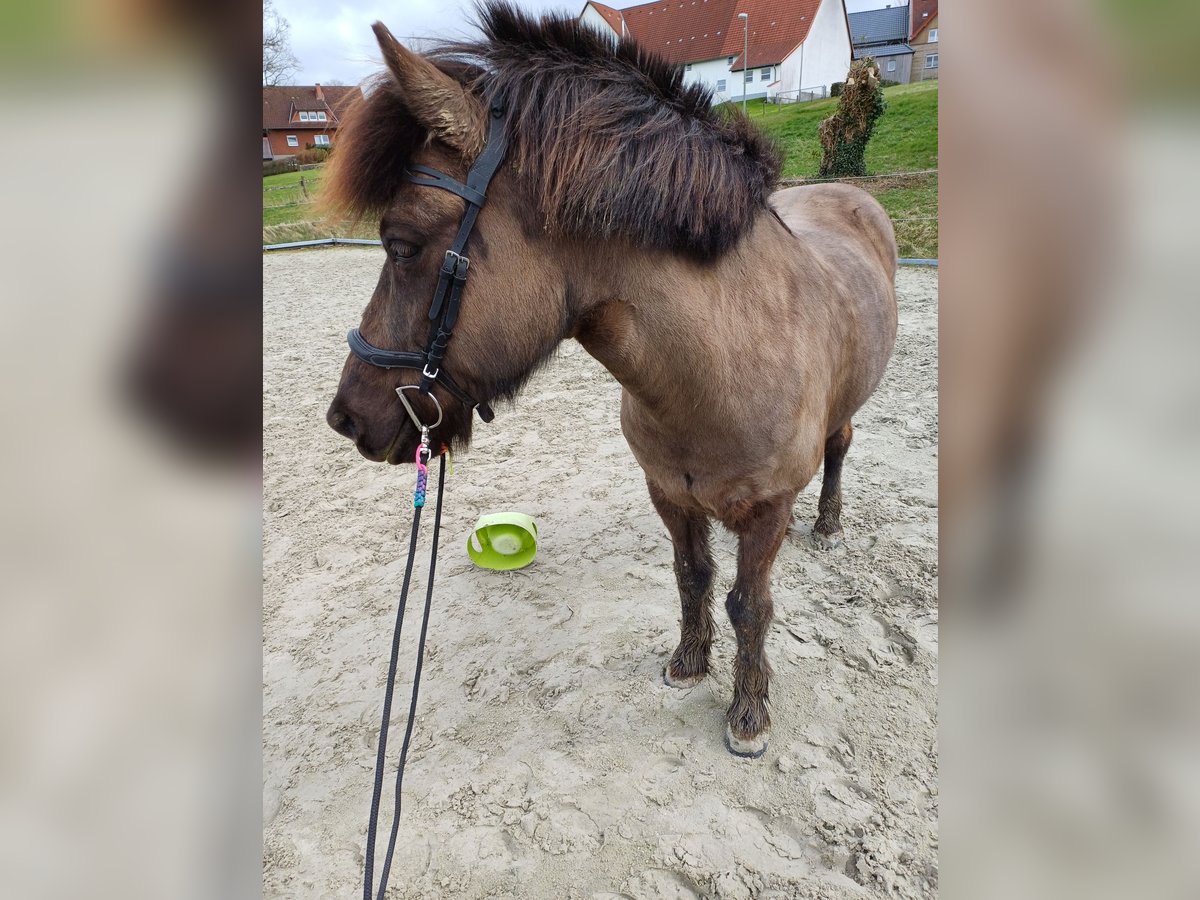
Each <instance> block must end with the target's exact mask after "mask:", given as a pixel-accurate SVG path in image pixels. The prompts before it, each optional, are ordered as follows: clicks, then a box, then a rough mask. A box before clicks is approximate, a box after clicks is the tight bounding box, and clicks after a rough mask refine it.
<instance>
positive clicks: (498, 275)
mask: <svg viewBox="0 0 1200 900" xmlns="http://www.w3.org/2000/svg"><path fill="white" fill-rule="evenodd" d="M477 9H478V14H479V19H480V22H479V25H480V29H481V31H482V32H483V37H482V39H480V40H478V41H468V42H457V43H445V44H442V45H439V47H437V48H436V49H434V50H431V51H429V52H427V53H424V54H418V53H414V52H412V51H410V50H408V49H407V48H405V47H404V46H402V45H401V44H400V43H399V42H398V41H397V40H396V39H395V38H394V37H393V36H392V34H391V33H390V32H389V31H388V29H387V28H386V27H385V26H384V25H383V24H382V23H376V24H375V25H374V26H373V28H374V32H375V35H376V37H377V39H378V42H379V46H380V49H381V51H382V53H383V58H384V61H385V63H386V70H385V71H384V72H382V73H381V74H380V75H379V76H378V79H377V81H376V82H375V83H374V84H373V85H372V86H371V87H370V88H369V89H368V90H367V91H366V94H365V96H364V98H363V99H362V100H361V101H360V102H359V104H358V105H357V106H356V107H355V108H354V109H352V110H351V111H350V112H349V113H348V114H347V116H346V117H345V118H344V120H343V123H342V126H341V128H340V130H339V140H338V147H337V149H336V151H335V152H334V155H333V159H332V161H331V163H330V166H331V171H330V172H329V174H328V176H327V179H326V188H325V192H326V202H327V203H329V204H331V206H332V207H333V208H334V209H336V210H340V211H342V212H343V213H344V214H346V215H353V216H358V217H364V216H372V217H376V216H377V217H378V218H379V222H380V226H379V228H380V237H381V240H382V243H383V246H384V247H385V248H386V253H387V258H386V261H385V262H384V264H383V268H382V271H381V272H380V276H379V281H378V283H377V285H376V287H375V290H374V293H373V294H372V296H371V298H370V301H369V302H368V304H367V306H366V309H365V311H364V313H363V316H362V321H361V324H360V327H359V329H358V332H357V333H358V334H359V335H360V337H361V339H363V340H365V341H367V342H368V344H367V346H371V347H372V349H375V348H407V347H413V346H416V345H417V344H418V343H419V342H421V341H424V340H425V336H426V335H427V334H429V332H430V325H429V322H428V318H427V312H430V310H429V306H430V304H429V300H428V298H429V296H430V294H431V293H433V291H434V289H435V285H439V294H440V290H441V288H440V280H441V279H442V278H443V275H442V274H441V273H443V272H444V270H445V268H446V266H447V265H448V263H447V260H449V259H450V257H449V255H447V256H446V257H445V259H444V258H443V252H442V251H443V249H444V248H445V247H447V246H450V245H451V240H452V236H453V235H455V233H456V229H457V230H458V231H459V232H461V226H462V222H463V219H464V216H465V215H466V214H467V213H468V212H470V211H471V209H472V205H471V204H472V201H471V199H469V198H471V197H474V198H475V200H479V197H478V196H476V194H478V193H479V192H476V194H470V193H466V191H467V190H468V189H467V188H466V186H464V185H463V184H462V183H461V182H462V180H463V179H464V178H465V179H467V180H468V181H469V180H470V179H471V177H472V174H471V173H472V172H473V170H472V166H473V165H474V164H475V163H476V162H477V161H478V160H480V159H481V157H482V156H484V155H486V154H488V153H489V152H490V151H489V149H488V148H489V147H490V146H491V143H490V141H489V136H490V135H492V134H494V133H495V131H496V130H497V129H499V130H502V132H503V133H502V134H501V135H500V136H501V138H502V139H503V140H504V141H506V144H507V149H506V153H505V156H504V158H503V162H502V164H500V165H499V166H498V167H497V168H496V169H495V174H494V176H493V177H492V178H491V181H490V184H488V185H487V187H486V205H485V206H483V207H482V208H476V209H475V210H474V212H477V213H478V218H477V219H474V220H473V221H474V226H475V227H474V230H473V232H471V234H470V237H469V241H470V246H469V249H470V253H469V272H470V275H471V281H470V283H469V286H467V287H466V288H465V290H463V291H462V296H461V308H460V310H459V311H458V313H457V315H458V321H457V326H456V328H455V330H454V332H453V340H452V341H449V342H448V343H446V342H443V343H442V346H441V352H442V353H443V354H444V355H443V356H442V357H441V358H440V361H441V367H442V368H443V369H445V370H446V371H452V372H453V375H454V380H453V382H446V383H443V381H442V380H441V378H440V377H437V378H435V377H433V376H436V375H437V372H438V370H437V369H436V368H435V371H434V372H430V371H429V368H428V366H426V368H425V371H424V373H423V376H422V387H423V388H424V389H425V391H427V392H428V394H429V395H425V394H424V393H422V392H419V391H416V390H413V391H412V392H411V393H403V392H401V398H402V399H403V398H405V397H407V398H408V400H407V402H408V403H409V404H411V406H412V407H414V408H415V412H416V413H418V414H419V416H420V420H421V421H423V422H432V421H434V419H435V418H438V417H440V424H439V425H438V426H437V428H436V429H434V430H433V437H434V439H435V440H434V441H433V453H434V454H436V453H438V452H440V450H441V447H442V446H452V447H465V446H467V445H468V444H469V441H470V436H471V431H472V408H473V406H476V405H477V406H478V408H479V409H480V410H481V411H482V410H484V409H487V408H488V406H487V404H490V403H492V402H495V401H497V400H513V399H514V398H515V397H516V395H517V394H518V392H519V391H520V389H521V387H522V386H523V385H524V383H525V382H526V380H527V379H528V378H529V376H530V375H531V374H532V373H533V372H534V371H535V370H537V369H538V367H539V366H541V365H543V364H544V363H545V362H546V361H547V360H548V359H549V358H550V357H551V356H552V354H553V353H554V351H555V348H556V347H557V346H558V345H559V344H560V342H562V341H565V340H568V339H573V340H576V341H578V342H579V343H580V344H581V345H582V346H583V347H584V348H585V350H586V351H587V352H588V353H589V354H591V355H592V356H593V357H594V358H595V359H597V360H598V361H599V362H600V363H601V364H602V365H603V366H604V367H605V368H606V369H607V370H608V371H609V372H610V373H611V374H612V375H613V377H614V378H615V379H616V380H617V381H618V382H619V383H620V384H621V386H622V392H621V428H622V431H623V433H624V435H625V437H626V439H627V441H628V443H629V447H630V449H631V451H632V453H633V456H634V458H635V459H636V460H637V462H638V463H639V464H640V466H641V468H642V469H643V470H644V474H645V480H646V486H647V488H648V490H649V495H650V500H651V502H652V504H653V506H654V508H655V509H656V510H657V512H658V514H659V515H660V516H661V518H662V520H663V523H664V524H665V526H666V528H667V531H668V532H669V533H670V537H671V541H672V544H673V548H674V570H675V575H676V580H677V583H678V589H679V597H680V604H681V608H682V616H681V626H680V632H681V636H680V641H679V645H678V647H677V648H676V649H675V651H674V653H673V654H672V655H671V657H670V659H669V660H668V661H667V663H666V665H665V668H664V669H663V680H664V682H665V684H666V685H668V686H670V687H673V688H689V687H691V686H694V685H696V684H698V683H699V682H700V681H701V680H702V679H703V678H704V677H705V676H706V675H707V674H708V670H709V660H710V651H711V648H712V643H713V638H714V633H715V626H714V621H713V615H712V609H711V607H712V603H713V584H714V575H715V566H714V561H713V554H712V549H711V546H710V532H711V528H712V521H713V520H715V521H717V522H719V523H721V524H722V525H723V526H724V527H725V528H727V529H729V530H730V531H732V532H733V533H734V534H735V535H736V536H737V539H738V553H737V575H736V579H735V581H734V583H733V587H732V589H731V590H730V591H729V593H728V596H727V597H726V599H725V609H726V612H727V613H728V616H729V620H730V622H731V623H732V626H733V631H734V633H735V635H736V638H737V653H736V658H735V660H734V663H733V674H734V684H733V697H732V702H731V703H730V706H729V708H728V711H727V714H726V720H727V723H726V728H725V743H726V746H727V748H728V749H729V751H730V752H732V753H734V754H736V755H739V756H749V757H758V756H761V755H762V753H763V752H765V750H766V747H767V740H768V737H769V733H770V725H771V718H770V712H769V709H768V701H769V683H770V679H771V666H770V664H769V661H768V659H767V655H766V651H765V641H766V636H767V631H768V627H769V625H770V623H771V621H772V618H773V614H774V613H773V611H774V607H773V603H772V598H771V587H770V575H771V569H772V566H773V564H774V560H775V557H776V554H777V553H778V552H779V549H780V547H781V545H782V543H783V540H784V537H785V534H786V532H787V530H788V526H789V524H790V522H791V518H792V509H793V505H794V504H795V501H796V498H797V495H798V494H799V492H800V491H801V490H802V489H803V488H804V487H805V486H806V485H807V484H808V483H809V482H810V481H811V480H812V479H813V477H814V476H815V474H816V472H817V470H818V468H820V466H821V465H822V462H823V463H824V475H823V482H822V486H821V494H820V499H819V501H818V504H817V512H818V515H817V518H816V524H815V526H814V531H813V534H814V537H815V539H816V540H817V541H818V542H820V543H821V544H822V545H825V546H831V545H835V544H836V543H837V542H838V541H839V540H840V538H841V534H842V528H841V524H840V514H841V506H842V501H841V473H842V464H843V460H844V459H845V456H846V452H847V450H848V449H849V447H850V442H851V439H852V436H853V432H854V429H853V425H852V423H851V417H852V416H853V415H854V413H855V412H856V410H858V409H859V408H860V407H861V406H862V404H863V403H864V402H865V401H866V400H867V399H868V398H869V397H870V396H871V394H872V392H873V391H874V390H875V388H876V386H877V385H878V384H879V382H880V379H881V378H882V376H883V373H884V370H885V368H886V366H887V362H888V359H889V357H890V355H891V351H892V345H893V343H894V341H895V336H896V299H895V289H894V281H895V272H896V265H897V259H896V242H895V237H894V233H893V230H892V225H891V222H890V220H889V219H888V217H887V214H886V213H885V212H884V210H883V209H882V207H881V206H880V205H879V204H878V203H877V202H876V201H875V200H874V199H873V198H872V197H871V196H870V195H868V194H867V193H865V192H863V191H861V190H858V189H856V188H853V187H849V186H845V185H838V184H827V185H815V186H805V187H796V188H789V189H786V190H780V191H775V190H774V189H775V187H776V186H777V181H778V177H779V173H780V169H781V161H780V155H779V152H778V150H777V149H776V147H775V146H774V144H773V143H772V142H771V141H770V140H769V139H768V138H767V137H766V136H765V135H764V134H763V133H761V132H760V131H759V130H758V129H756V128H755V127H754V126H753V125H752V124H751V123H750V121H749V120H748V119H747V118H746V117H744V116H743V115H742V114H740V113H738V112H736V111H730V110H722V109H719V108H716V107H714V105H713V102H712V100H713V98H712V95H711V93H710V92H709V90H708V89H706V88H704V87H703V86H698V85H694V84H693V85H686V84H684V80H683V76H682V72H681V69H680V68H679V67H677V66H674V65H672V64H670V63H669V62H667V61H666V60H664V59H662V58H661V57H659V56H656V55H655V54H653V53H651V52H648V51H647V50H645V49H644V48H642V47H640V46H639V45H638V44H637V43H635V42H634V41H633V40H631V39H616V38H612V37H608V36H605V35H602V34H601V33H599V32H598V31H593V30H592V29H590V28H589V27H588V26H585V25H582V24H580V23H579V22H578V21H576V20H574V19H569V18H564V17H556V16H546V17H541V18H538V17H534V16H531V15H527V14H524V13H522V12H520V11H518V10H516V9H514V8H512V7H511V6H509V5H507V4H505V3H503V2H487V3H484V4H481V5H480V6H479V7H478V8H477ZM418 172H424V173H430V172H433V173H435V174H438V175H440V176H441V177H442V178H446V177H447V174H448V177H449V180H448V181H445V182H444V183H445V184H451V183H452V184H457V185H458V188H462V189H463V190H457V189H455V188H453V186H452V187H450V188H447V189H445V190H436V189H433V186H431V183H430V181H429V180H428V179H429V178H430V177H432V176H428V175H427V174H426V175H418V174H416V173H418ZM472 190H473V189H472ZM465 198H467V199H465ZM471 214H472V215H473V214H474V213H471ZM464 255H465V254H464ZM460 263H461V260H460ZM450 268H451V269H453V268H454V266H453V265H450ZM460 287H461V285H460ZM435 305H437V304H436V303H435ZM354 335H355V333H354V332H352V333H351V337H352V343H351V346H352V348H353V347H354V343H353V338H354ZM381 352H383V353H386V352H388V351H386V350H384V351H381ZM427 352H428V351H427ZM393 355H399V356H403V355H404V354H403V353H399V352H397V353H395V354H393ZM410 355H415V354H410ZM366 358H373V357H369V356H367V357H365V358H364V355H363V354H361V349H360V351H356V352H352V353H351V354H350V355H349V356H348V357H347V359H346V362H345V366H344V367H343V370H342V373H341V381H340V383H339V385H338V388H337V393H336V395H335V397H334V399H333V402H332V404H331V405H330V408H329V411H328V414H327V421H328V423H329V425H330V426H331V427H332V428H333V429H334V430H335V431H337V432H339V433H340V434H342V435H344V436H345V437H347V438H350V439H351V440H353V441H354V443H355V444H356V446H357V448H358V450H359V452H360V453H362V455H363V456H365V457H366V458H367V459H369V460H372V461H377V462H378V461H386V462H389V463H392V464H396V463H400V462H405V461H409V462H411V461H412V460H413V459H414V455H415V454H416V453H417V452H419V451H418V447H419V442H420V439H421V433H420V432H419V430H418V426H417V424H415V423H414V422H413V421H410V418H409V416H408V415H407V414H406V411H405V409H404V407H403V406H402V404H401V403H399V402H397V393H398V389H399V388H401V387H411V386H413V385H415V384H416V383H417V382H416V378H417V376H416V375H415V374H413V375H411V376H410V375H407V374H398V373H397V370H396V369H394V368H380V367H379V366H378V365H372V364H371V363H369V362H367V361H366ZM418 367H419V366H418ZM448 385H452V386H453V387H454V390H453V391H452V390H451V389H450V387H449V386H448ZM472 398H480V399H479V400H478V401H474V400H473V399H472ZM434 400H436V401H437V409H436V410H435V408H434ZM485 418H486V416H485Z"/></svg>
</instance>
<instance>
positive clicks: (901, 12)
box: [850, 5, 913, 84]
mask: <svg viewBox="0 0 1200 900" xmlns="http://www.w3.org/2000/svg"><path fill="white" fill-rule="evenodd" d="M908 15H909V12H908V6H907V5H905V6H888V7H885V8H884V9H869V10H866V11H865V12H857V13H850V44H851V46H852V47H853V48H854V50H853V54H854V58H855V59H865V58H866V57H868V56H870V57H874V59H875V61H876V62H877V63H879V71H880V73H881V74H882V76H883V77H884V78H886V79H888V80H889V81H898V82H900V83H901V84H908V82H909V80H910V79H911V78H912V57H913V48H912V47H911V46H910V45H909V43H908V37H909V20H908Z"/></svg>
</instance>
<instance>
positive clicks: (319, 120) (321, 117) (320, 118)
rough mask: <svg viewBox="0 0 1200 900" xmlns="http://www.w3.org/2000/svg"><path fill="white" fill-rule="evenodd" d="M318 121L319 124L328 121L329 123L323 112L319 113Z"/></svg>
mask: <svg viewBox="0 0 1200 900" xmlns="http://www.w3.org/2000/svg"><path fill="white" fill-rule="evenodd" d="M317 121H318V122H326V121H328V119H326V118H325V113H323V112H319V113H317Z"/></svg>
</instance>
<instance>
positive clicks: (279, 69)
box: [263, 0, 300, 85]
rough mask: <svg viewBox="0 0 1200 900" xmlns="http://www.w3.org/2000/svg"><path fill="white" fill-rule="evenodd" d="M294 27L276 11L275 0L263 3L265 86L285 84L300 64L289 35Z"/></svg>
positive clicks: (266, 0)
mask: <svg viewBox="0 0 1200 900" xmlns="http://www.w3.org/2000/svg"><path fill="white" fill-rule="evenodd" d="M291 30H292V26H291V25H289V24H288V20H287V19H285V18H284V17H283V16H281V15H279V13H278V12H276V11H275V3H274V0H264V2H263V84H272V85H273V84H285V83H286V82H288V81H289V80H291V78H292V76H293V75H295V74H296V69H297V68H298V67H299V65H300V62H299V60H297V59H296V54H294V53H292V48H291V45H290V44H289V42H288V35H289V33H290V32H291Z"/></svg>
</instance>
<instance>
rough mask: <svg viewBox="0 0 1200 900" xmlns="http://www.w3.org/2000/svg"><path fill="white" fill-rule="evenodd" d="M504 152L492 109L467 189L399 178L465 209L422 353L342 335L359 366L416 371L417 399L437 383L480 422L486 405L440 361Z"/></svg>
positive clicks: (409, 172)
mask: <svg viewBox="0 0 1200 900" xmlns="http://www.w3.org/2000/svg"><path fill="white" fill-rule="evenodd" d="M507 149H508V117H507V115H506V113H505V110H504V109H503V108H502V107H500V106H493V107H492V108H491V110H490V114H489V118H488V136H487V143H486V144H485V145H484V148H483V152H482V153H480V154H479V158H478V159H477V160H475V163H474V164H473V165H472V166H471V169H470V171H469V172H468V173H467V182H466V184H463V183H462V182H461V181H458V180H457V179H455V178H451V177H450V176H449V175H447V174H446V173H445V172H439V171H438V170H437V169H433V168H430V167H429V166H420V165H411V166H409V167H408V168H407V169H406V170H405V172H404V178H405V180H406V181H411V182H412V183H413V184H421V185H426V186H427V187H435V188H440V189H441V190H443V191H449V192H450V193H452V194H457V195H458V196H459V197H462V198H463V200H465V201H466V203H467V208H466V210H465V211H464V212H463V217H462V221H461V222H460V223H459V226H458V234H456V235H455V237H454V243H452V244H451V245H450V249H449V250H447V251H446V256H445V258H444V259H443V260H442V268H441V272H440V273H439V275H438V283H437V287H436V288H434V291H433V301H432V302H431V303H430V305H429V321H430V322H432V323H433V324H432V325H431V326H430V331H429V342H428V343H427V344H426V345H425V350H424V352H416V351H411V350H384V349H382V348H380V347H376V346H375V345H373V344H371V343H369V342H368V341H367V339H366V338H364V337H363V336H362V334H361V333H360V332H359V330H358V329H357V328H355V329H352V330H351V331H350V333H349V334H347V335H346V343H348V344H349V345H350V352H351V353H353V354H354V355H355V356H357V357H358V358H359V359H361V360H362V361H363V362H365V363H369V364H370V365H372V366H378V367H379V368H381V369H417V370H419V371H420V372H421V383H420V385H419V389H420V392H421V393H422V394H428V393H430V392H431V391H432V389H433V385H434V383H435V382H436V383H437V384H440V385H441V386H442V387H444V388H445V389H446V390H447V391H448V392H449V393H450V394H451V396H453V397H454V399H455V400H458V401H459V402H460V403H463V404H465V405H466V406H468V407H471V408H472V409H474V410H476V411H477V412H478V413H479V418H481V419H482V420H483V421H484V422H490V421H492V419H494V418H495V417H496V414H495V413H494V412H492V408H491V407H490V406H488V404H487V403H486V402H483V401H477V400H474V399H472V397H471V396H470V395H469V394H468V393H467V392H466V391H464V390H463V389H462V388H460V387H459V386H458V384H457V383H455V381H454V379H453V378H451V377H450V373H449V372H447V371H446V370H445V368H444V367H443V366H442V357H444V356H445V355H446V345H447V344H448V343H450V338H451V336H452V335H453V334H454V326H455V324H456V323H457V322H458V311H459V307H460V306H461V305H462V295H463V289H464V288H465V287H466V284H467V273H468V271H469V270H470V268H471V260H470V259H469V258H468V257H467V255H466V250H467V242H468V241H469V240H470V239H471V232H472V231H473V230H474V229H475V219H476V218H477V217H478V216H479V211H480V210H481V209H483V204H484V202H485V201H486V200H487V189H488V185H489V184H490V183H491V180H492V176H493V175H495V174H496V170H497V169H499V168H500V163H501V162H502V161H503V160H504V154H505V151H506V150H507Z"/></svg>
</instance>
